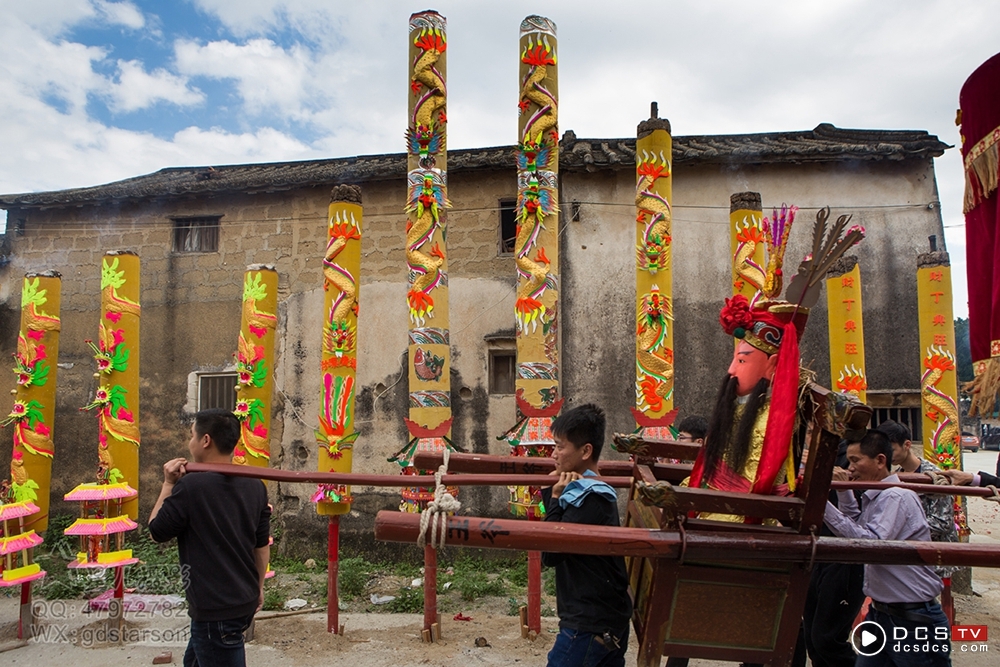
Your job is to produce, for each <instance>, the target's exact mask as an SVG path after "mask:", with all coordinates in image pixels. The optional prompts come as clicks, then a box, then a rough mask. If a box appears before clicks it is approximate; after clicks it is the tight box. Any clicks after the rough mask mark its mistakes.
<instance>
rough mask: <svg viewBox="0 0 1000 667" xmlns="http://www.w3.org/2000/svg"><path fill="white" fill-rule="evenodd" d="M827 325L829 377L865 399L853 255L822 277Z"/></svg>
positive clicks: (857, 280)
mask: <svg viewBox="0 0 1000 667" xmlns="http://www.w3.org/2000/svg"><path fill="white" fill-rule="evenodd" d="M826 303H827V312H828V314H829V326H830V376H831V377H830V380H831V386H833V388H834V389H836V390H837V391H839V392H842V393H845V394H853V395H855V396H857V397H858V399H859V400H860V401H861V402H862V403H864V402H866V396H867V390H868V379H867V376H866V375H865V337H864V323H863V319H862V307H861V267H860V266H858V258H857V257H855V256H850V257H844V258H843V259H841V260H840V261H838V262H837V263H836V264H835V265H834V267H833V268H832V269H831V270H830V273H829V274H828V277H827V279H826Z"/></svg>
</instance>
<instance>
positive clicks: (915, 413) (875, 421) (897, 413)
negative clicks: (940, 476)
mask: <svg viewBox="0 0 1000 667" xmlns="http://www.w3.org/2000/svg"><path fill="white" fill-rule="evenodd" d="M887 419H892V420H893V421H896V422H899V423H900V424H902V425H903V426H905V427H906V428H908V429H910V436H911V438H910V439H911V440H912V441H913V442H921V441H922V440H923V439H924V437H923V430H924V429H923V425H924V420H923V414H922V413H921V411H920V408H904V407H899V408H875V409H874V410H873V413H872V422H871V428H877V427H878V425H879V424H881V423H882V422H884V421H885V420H887ZM917 454H918V455H919V454H920V452H917Z"/></svg>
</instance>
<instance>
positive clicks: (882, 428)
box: [875, 419, 913, 446]
mask: <svg viewBox="0 0 1000 667" xmlns="http://www.w3.org/2000/svg"><path fill="white" fill-rule="evenodd" d="M875 430H876V431H878V432H879V433H881V434H882V435H884V436H885V437H887V438H889V442H894V443H896V444H897V445H900V446H902V445H903V443H904V442H906V441H907V440H912V439H913V438H912V437H911V436H910V429H908V428H906V425H905V424H900V423H899V422H898V421H894V420H892V419H886V420H885V421H884V422H882V423H881V424H879V425H878V427H877V428H876V429H875Z"/></svg>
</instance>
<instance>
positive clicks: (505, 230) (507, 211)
mask: <svg viewBox="0 0 1000 667" xmlns="http://www.w3.org/2000/svg"><path fill="white" fill-rule="evenodd" d="M516 207H517V200H516V199H501V200H500V254H501V255H512V254H514V241H515V240H516V239H517V215H516V212H515V209H516Z"/></svg>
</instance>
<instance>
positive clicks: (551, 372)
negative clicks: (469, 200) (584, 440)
mask: <svg viewBox="0 0 1000 667" xmlns="http://www.w3.org/2000/svg"><path fill="white" fill-rule="evenodd" d="M557 49H558V40H557V39H556V26H555V24H554V23H553V22H552V21H550V20H549V19H547V18H544V17H542V16H528V17H527V18H525V19H524V21H522V22H521V30H520V41H519V44H518V57H519V58H518V59H519V62H520V72H519V76H520V84H521V87H520V91H519V94H518V105H517V106H518V142H517V149H516V153H515V163H516V166H517V204H516V207H515V215H516V218H517V233H516V236H515V239H514V263H515V265H516V269H517V293H516V297H515V302H514V321H515V331H516V336H517V367H516V373H517V375H516V377H515V386H516V390H515V391H516V393H515V398H516V404H517V420H516V423H515V425H514V426H513V427H512V428H511V429H510V430H508V431H507V432H506V433H504V434H503V435H501V436H500V439H501V440H505V441H506V442H507V443H508V444H509V445H510V447H511V454H512V455H513V456H549V455H551V453H552V448H553V446H554V443H553V441H552V433H551V432H550V430H549V427H550V425H551V423H552V418H553V417H555V415H557V414H558V413H559V410H560V408H561V407H562V402H563V401H562V399H561V398H560V391H559V346H558V340H559V318H558V315H559V313H558V308H557V305H558V299H559V294H558V286H559V282H558V275H559V207H558V201H559V101H558V88H559V87H558V62H559V57H558V53H557ZM509 507H510V510H511V512H512V513H513V514H515V515H516V516H527V517H529V518H540V517H541V516H542V515H543V514H544V512H545V509H544V507H542V506H541V490H540V489H538V488H535V487H511V489H510V503H509Z"/></svg>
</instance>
